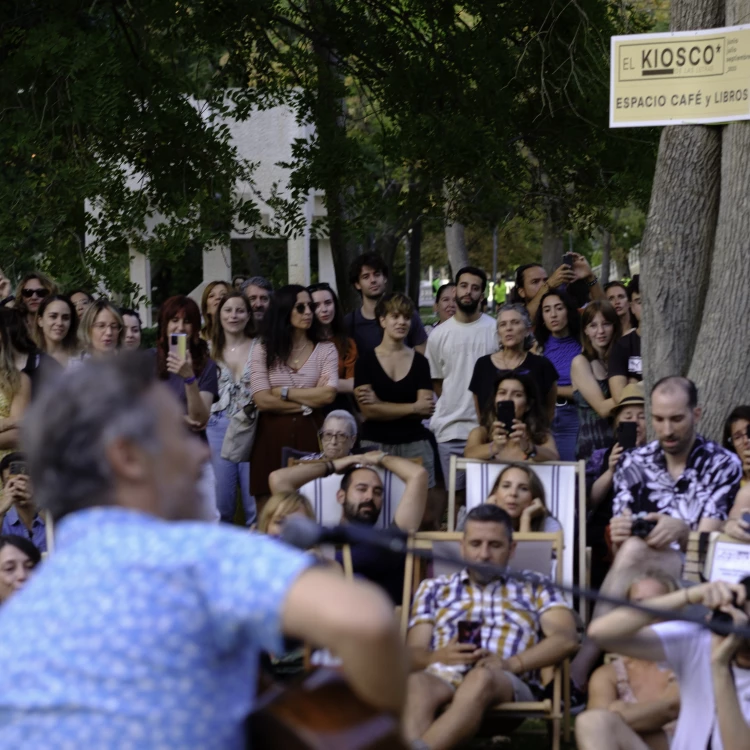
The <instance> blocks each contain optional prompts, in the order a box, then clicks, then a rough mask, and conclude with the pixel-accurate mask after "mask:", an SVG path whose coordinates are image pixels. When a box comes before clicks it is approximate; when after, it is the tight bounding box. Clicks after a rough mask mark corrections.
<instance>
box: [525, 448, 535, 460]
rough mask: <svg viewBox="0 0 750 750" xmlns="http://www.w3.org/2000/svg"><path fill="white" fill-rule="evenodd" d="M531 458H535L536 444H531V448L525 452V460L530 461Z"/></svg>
mask: <svg viewBox="0 0 750 750" xmlns="http://www.w3.org/2000/svg"><path fill="white" fill-rule="evenodd" d="M532 458H536V446H535V445H532V446H531V450H530V451H529V452H528V453H527V454H526V460H527V461H530V460H531V459H532Z"/></svg>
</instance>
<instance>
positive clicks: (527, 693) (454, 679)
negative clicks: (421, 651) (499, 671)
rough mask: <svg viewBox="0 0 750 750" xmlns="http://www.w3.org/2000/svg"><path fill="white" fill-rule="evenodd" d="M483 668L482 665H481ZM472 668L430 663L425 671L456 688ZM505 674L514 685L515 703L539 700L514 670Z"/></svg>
mask: <svg viewBox="0 0 750 750" xmlns="http://www.w3.org/2000/svg"><path fill="white" fill-rule="evenodd" d="M480 669H481V667H480ZM469 671H471V670H465V669H464V668H463V667H451V666H449V665H447V664H430V666H429V667H427V669H425V672H427V674H431V675H433V676H435V677H437V678H439V679H441V680H443V682H447V683H448V684H449V685H450V686H451V687H452V688H453V689H454V690H457V689H458V686H459V685H460V684H461V683H462V682H463V681H464V677H466V675H467V674H468V673H469ZM504 674H505V676H506V677H507V678H508V679H509V680H510V683H511V685H513V702H514V703H531V702H534V701H536V700H537V697H536V696H535V695H534V693H533V691H532V690H531V688H530V687H529V686H528V685H527V684H526V683H525V682H524V681H523V680H522V679H521V678H520V677H519V676H518V675H516V674H513V672H507V671H506V672H505V673H504Z"/></svg>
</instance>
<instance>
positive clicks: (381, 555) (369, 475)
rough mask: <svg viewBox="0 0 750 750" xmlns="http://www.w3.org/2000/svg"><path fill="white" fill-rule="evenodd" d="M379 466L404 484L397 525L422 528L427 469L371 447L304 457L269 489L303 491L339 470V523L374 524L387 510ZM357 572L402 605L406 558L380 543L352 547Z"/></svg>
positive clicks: (406, 528) (275, 474)
mask: <svg viewBox="0 0 750 750" xmlns="http://www.w3.org/2000/svg"><path fill="white" fill-rule="evenodd" d="M376 466H380V467H382V468H384V469H387V470H388V471H391V472H392V473H393V474H395V475H396V476H397V477H398V478H399V479H400V480H401V481H402V482H403V483H404V485H405V487H404V493H403V495H401V500H400V501H399V504H398V508H397V509H396V513H395V515H394V518H393V527H395V528H397V529H400V530H401V531H406V532H408V533H412V532H414V531H416V530H417V529H418V528H419V525H420V524H421V523H422V517H423V516H424V509H425V505H426V503H427V471H426V470H425V469H424V468H422V467H421V466H420V465H419V464H416V463H414V462H413V461H409V460H408V459H406V458H399V457H397V456H389V455H387V454H385V453H383V452H382V451H371V452H369V453H365V454H362V455H358V456H344V457H343V458H337V459H336V460H335V461H326V462H322V461H320V462H312V461H304V462H302V463H298V464H296V465H295V466H290V467H288V468H286V469H277V470H276V471H274V472H273V473H272V474H271V475H270V477H269V478H268V484H269V486H270V488H271V492H273V493H274V494H276V493H285V492H294V491H297V490H299V488H300V487H302V486H304V485H306V484H307V483H308V482H312V481H313V480H314V479H319V478H321V477H327V476H329V475H331V474H334V473H335V474H341V475H342V477H341V487H340V489H339V490H338V492H337V493H336V500H338V502H339V504H340V505H341V523H342V524H347V523H360V524H363V525H365V526H374V525H375V524H376V523H377V521H378V518H380V513H381V511H382V509H383V481H382V479H381V478H380V474H378V472H377V471H375V468H374V467H376ZM352 564H353V567H354V574H355V575H357V576H361V577H362V578H366V579H368V580H370V581H372V582H373V583H377V584H378V585H380V586H381V587H382V588H383V589H385V591H386V593H388V594H389V595H390V597H391V599H392V600H393V603H394V604H400V603H401V597H402V595H403V585H404V558H403V556H402V555H393V554H390V553H389V552H387V551H386V550H383V549H382V548H380V547H372V546H370V545H362V544H358V545H354V546H353V547H352Z"/></svg>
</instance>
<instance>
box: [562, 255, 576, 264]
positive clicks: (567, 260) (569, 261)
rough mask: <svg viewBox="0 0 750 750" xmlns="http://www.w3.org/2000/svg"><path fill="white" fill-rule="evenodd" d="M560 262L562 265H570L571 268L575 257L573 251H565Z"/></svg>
mask: <svg viewBox="0 0 750 750" xmlns="http://www.w3.org/2000/svg"><path fill="white" fill-rule="evenodd" d="M562 262H563V265H564V266H570V267H571V268H573V263H575V257H574V255H573V253H565V255H563V259H562Z"/></svg>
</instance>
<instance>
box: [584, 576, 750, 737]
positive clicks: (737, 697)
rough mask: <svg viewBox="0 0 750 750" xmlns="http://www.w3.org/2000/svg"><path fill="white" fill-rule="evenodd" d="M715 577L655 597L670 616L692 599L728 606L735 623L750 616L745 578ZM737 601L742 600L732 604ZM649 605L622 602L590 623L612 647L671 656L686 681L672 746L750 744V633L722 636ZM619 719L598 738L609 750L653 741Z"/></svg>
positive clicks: (651, 656)
mask: <svg viewBox="0 0 750 750" xmlns="http://www.w3.org/2000/svg"><path fill="white" fill-rule="evenodd" d="M745 581H747V579H744V581H743V582H741V583H725V582H723V581H714V582H713V583H704V584H701V585H699V586H693V587H691V588H687V589H680V590H678V591H673V592H672V593H670V594H664V595H663V596H657V597H656V598H654V599H649V600H648V601H647V602H644V603H647V604H648V606H649V607H650V608H652V609H655V610H661V611H663V614H664V617H665V618H669V616H670V615H671V614H672V613H674V612H679V611H680V610H681V609H682V608H683V607H686V606H688V605H703V606H704V607H706V608H707V609H712V610H716V609H720V610H721V611H722V612H724V613H725V614H728V615H730V616H731V619H732V621H733V623H734V624H735V626H740V627H741V626H743V625H745V624H746V623H747V619H748V617H747V616H748V614H750V604H749V603H748V602H747V601H746V599H747V590H746V586H745V585H744V582H745ZM733 602H734V605H735V606H732V603H733ZM659 620H660V618H659V617H653V616H652V615H650V614H647V613H645V612H640V611H637V610H633V609H630V608H629V607H620V608H618V609H615V610H613V611H612V612H609V614H607V615H605V616H604V617H600V618H599V619H598V620H596V621H595V622H592V623H591V625H590V626H589V631H588V632H589V636H590V637H591V638H593V639H594V640H595V641H596V642H597V644H598V645H599V646H600V647H601V648H603V649H607V650H608V651H613V652H616V653H618V654H623V655H625V656H630V657H633V658H635V659H647V660H648V661H654V662H659V663H662V662H666V663H667V665H668V666H669V667H670V668H671V669H672V670H674V673H675V674H676V675H677V679H678V681H679V685H680V700H681V709H680V715H679V718H678V719H677V728H676V730H675V735H674V739H673V740H672V742H671V744H670V748H671V750H696V749H697V748H700V750H703V749H704V748H712V750H730V748H731V750H739V748H742V750H746V748H747V747H748V746H750V745H749V744H748V743H749V742H750V727H748V721H750V701H748V700H747V696H748V694H750V640H748V639H747V638H742V637H739V636H737V635H729V636H726V637H720V636H716V635H712V634H711V632H710V631H709V630H708V629H707V628H705V627H702V626H701V625H700V624H696V623H693V622H679V621H671V622H660V621H659ZM623 728H624V725H622V724H620V725H614V726H613V727H612V728H611V731H610V732H609V733H608V734H607V735H606V740H603V741H602V742H600V743H599V744H597V745H595V746H594V745H591V747H597V748H599V747H606V748H607V750H624V749H625V748H628V749H630V748H645V746H644V745H642V744H640V745H638V744H633V743H632V742H631V741H629V739H628V737H626V736H625V734H624V733H623V731H622V730H623Z"/></svg>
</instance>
